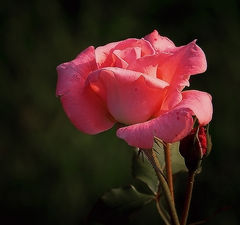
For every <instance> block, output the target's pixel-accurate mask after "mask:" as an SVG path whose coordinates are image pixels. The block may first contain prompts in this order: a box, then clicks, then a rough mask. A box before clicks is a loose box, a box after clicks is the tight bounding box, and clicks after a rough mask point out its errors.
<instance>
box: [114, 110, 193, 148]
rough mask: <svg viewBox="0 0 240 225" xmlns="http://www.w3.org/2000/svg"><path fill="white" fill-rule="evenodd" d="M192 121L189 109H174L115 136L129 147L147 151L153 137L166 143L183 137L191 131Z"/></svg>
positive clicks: (123, 130)
mask: <svg viewBox="0 0 240 225" xmlns="http://www.w3.org/2000/svg"><path fill="white" fill-rule="evenodd" d="M192 126H193V119H192V115H191V111H190V110H189V109H185V108H181V109H175V110H172V111H170V112H168V113H165V114H163V115H161V116H159V117H158V118H156V119H153V120H150V121H147V122H145V123H140V124H135V125H131V126H127V127H123V128H120V129H118V130H117V136H118V137H119V138H122V139H124V140H125V141H126V142H127V143H128V144H129V145H131V146H135V147H139V148H145V149H149V148H152V146H153V139H154V136H156V137H158V138H160V139H162V140H164V141H165V142H167V143H171V142H176V141H179V140H181V139H182V138H183V137H185V136H186V135H187V134H188V133H189V132H190V131H191V129H192Z"/></svg>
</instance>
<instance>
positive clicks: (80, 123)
mask: <svg viewBox="0 0 240 225" xmlns="http://www.w3.org/2000/svg"><path fill="white" fill-rule="evenodd" d="M96 67H97V66H96V61H95V55H94V48H93V47H90V48H88V49H86V50H85V51H83V52H82V53H81V54H80V55H78V57H77V58H76V59H74V60H73V61H71V62H68V63H64V64H61V65H60V66H58V67H57V72H58V82H57V91H56V94H57V95H58V96H59V97H60V100H61V102H62V105H63V108H64V110H65V112H66V114H67V116H68V117H69V119H70V120H71V122H72V123H73V124H74V125H75V126H76V127H77V128H78V129H79V130H80V131H83V132H85V133H88V134H96V133H99V132H102V131H104V130H107V129H110V128H111V127H112V126H113V125H114V123H115V122H114V121H113V120H112V118H111V116H110V115H109V113H108V112H107V110H106V106H105V105H104V103H103V102H102V101H101V99H100V98H99V97H98V96H97V95H96V94H95V93H94V92H93V91H92V90H91V89H90V87H88V86H86V77H87V76H88V74H89V73H91V72H92V71H93V70H95V69H96Z"/></svg>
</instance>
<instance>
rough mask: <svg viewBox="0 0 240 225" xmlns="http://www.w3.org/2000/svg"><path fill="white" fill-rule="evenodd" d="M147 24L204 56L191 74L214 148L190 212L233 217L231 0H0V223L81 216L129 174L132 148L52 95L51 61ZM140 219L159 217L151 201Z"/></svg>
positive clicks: (238, 24)
mask: <svg viewBox="0 0 240 225" xmlns="http://www.w3.org/2000/svg"><path fill="white" fill-rule="evenodd" d="M154 29H157V30H158V31H159V32H160V34H162V35H163V36H167V37H169V38H170V39H171V40H173V41H174V42H175V44H176V45H178V46H179V45H184V44H187V43H189V42H190V41H192V40H194V39H196V38H197V39H198V45H199V46H200V47H201V48H202V49H203V50H204V52H205V54H206V57H207V61H208V70H207V72H206V73H205V74H203V75H198V76H194V77H191V80H190V81H191V89H199V90H203V91H207V92H209V93H211V94H212V96H213V104H214V117H213V121H212V123H211V134H212V136H213V146H214V147H213V152H212V154H211V155H210V157H209V158H208V160H207V161H206V162H205V163H204V168H203V171H202V173H201V174H200V175H199V176H198V177H197V185H196V187H195V190H194V193H193V195H194V197H193V204H192V205H193V208H192V216H191V218H190V220H191V221H197V220H201V219H205V218H207V217H211V219H210V220H209V221H208V222H207V224H220V225H221V224H228V225H237V224H240V218H239V214H238V211H237V209H238V208H239V203H238V201H239V189H240V188H239V185H240V180H239V172H240V163H239V157H240V152H239V150H240V149H239V144H238V142H239V138H240V137H239V129H240V124H239V114H240V98H239V90H240V74H239V65H240V57H239V54H240V53H239V52H240V3H239V1H237V0H235V1H234V0H228V1H221V0H220V1H219V0H195V1H179V0H173V1H167V0H165V1H161V0H147V1H141V0H132V1H129V0H122V1H107V0H104V1H90V0H89V1H87V0H86V1H77V0H59V1H57V0H52V1H49V0H35V1H13V0H8V1H4V2H2V3H1V7H0V76H1V81H0V128H1V130H0V132H1V133H0V224H3V225H15V224H16V225H17V224H18V225H22V224H24V225H38V224H39V225H40V224H57V225H63V224H69V225H79V224H83V222H84V220H85V218H86V216H87V215H88V213H89V211H90V209H91V207H92V206H93V205H94V203H95V202H96V200H97V198H98V197H99V196H100V195H101V194H103V193H104V192H105V191H107V190H109V189H110V188H112V187H118V186H122V185H126V184H128V183H130V182H131V176H130V164H131V157H132V150H131V148H129V147H128V146H127V144H126V143H124V142H123V141H122V140H119V139H118V138H117V137H116V136H115V129H112V130H110V131H107V132H104V133H102V134H99V135H96V136H89V135H85V134H82V133H80V132H79V131H77V130H76V129H75V128H74V127H73V125H72V124H71V123H70V122H69V120H68V119H67V118H66V116H65V114H64V112H63V110H62V107H61V104H60V102H59V100H58V99H57V98H56V97H55V87H56V80H57V74H56V70H55V68H56V66H57V65H58V64H60V63H62V62H65V61H69V60H71V59H73V58H74V57H75V56H76V55H77V54H78V53H79V52H80V51H82V50H83V49H85V48H86V47H88V46H89V45H94V46H95V47H97V46H99V45H104V44H106V43H108V42H113V41H117V40H122V39H126V38H129V37H136V38H141V37H143V36H145V35H146V34H148V33H150V32H152V31H153V30H154ZM216 212H217V213H216ZM147 223H148V224H153V225H155V224H161V221H160V219H159V217H158V215H157V213H156V211H155V208H154V207H152V208H151V207H147V209H145V210H143V211H141V213H139V214H135V215H134V216H133V218H132V222H131V224H147Z"/></svg>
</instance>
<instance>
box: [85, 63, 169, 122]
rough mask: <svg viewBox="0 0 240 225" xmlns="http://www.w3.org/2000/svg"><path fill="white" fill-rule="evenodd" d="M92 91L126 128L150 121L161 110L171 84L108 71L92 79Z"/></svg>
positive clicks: (115, 69) (127, 73)
mask: <svg viewBox="0 0 240 225" xmlns="http://www.w3.org/2000/svg"><path fill="white" fill-rule="evenodd" d="M88 81H89V83H90V86H91V87H92V89H93V90H94V91H95V92H96V93H97V94H98V95H99V96H100V97H101V98H102V99H103V101H104V102H106V104H107V107H108V110H109V112H110V113H111V115H112V116H113V117H114V118H115V120H116V121H118V122H120V123H123V124H135V123H141V122H144V121H147V120H148V119H150V118H151V117H152V116H153V115H154V113H155V112H156V111H157V110H158V109H159V108H160V106H161V104H162V100H163V96H164V94H165V88H166V87H167V86H168V84H167V83H166V82H164V81H161V80H159V79H157V78H152V77H149V76H147V75H144V74H142V73H139V72H135V71H130V70H125V69H120V68H111V67H106V68H104V69H102V70H98V71H95V72H94V73H92V74H90V75H89V78H88Z"/></svg>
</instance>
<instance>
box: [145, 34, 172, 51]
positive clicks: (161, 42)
mask: <svg viewBox="0 0 240 225" xmlns="http://www.w3.org/2000/svg"><path fill="white" fill-rule="evenodd" d="M144 39H145V40H147V41H149V42H150V43H151V44H152V46H153V47H154V49H155V50H156V51H157V52H159V53H160V52H167V51H168V50H169V49H172V48H175V45H174V43H173V42H172V41H171V40H169V39H168V38H167V37H162V36H160V35H159V34H158V32H157V31H156V30H154V31H153V32H152V33H151V34H148V35H147V36H145V37H144Z"/></svg>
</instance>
